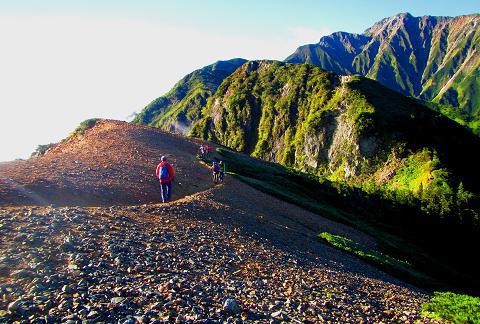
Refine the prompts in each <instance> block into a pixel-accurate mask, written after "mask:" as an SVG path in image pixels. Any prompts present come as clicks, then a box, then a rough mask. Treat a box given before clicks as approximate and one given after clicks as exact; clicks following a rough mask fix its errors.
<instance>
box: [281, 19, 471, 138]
mask: <svg viewBox="0 0 480 324" xmlns="http://www.w3.org/2000/svg"><path fill="white" fill-rule="evenodd" d="M479 44H480V15H478V14H475V15H468V16H460V17H454V18H452V17H432V16H424V17H413V16H411V15H410V14H408V13H403V14H399V15H397V16H393V17H389V18H386V19H383V20H382V21H380V22H378V23H376V24H375V25H373V26H372V27H371V28H369V29H367V30H366V31H365V32H364V33H363V34H361V35H358V34H350V33H343V32H339V33H334V34H332V35H329V36H326V37H322V38H321V39H320V41H319V42H318V43H317V44H310V45H305V46H301V47H299V48H298V49H297V50H296V51H295V53H293V54H292V55H290V56H289V57H288V58H287V59H286V62H289V63H311V64H315V65H317V66H320V67H322V68H324V69H327V70H330V71H333V72H335V73H338V74H361V75H364V76H367V77H369V78H371V79H374V80H377V81H379V82H380V83H382V84H383V85H385V86H387V87H389V88H390V89H393V90H396V91H399V92H401V93H403V94H405V95H409V96H413V97H416V98H419V99H422V100H426V101H433V102H436V103H439V104H443V105H448V106H450V108H447V107H444V108H443V109H442V111H446V113H447V115H449V116H450V115H452V114H453V112H452V111H455V109H452V108H451V107H458V108H459V111H457V112H455V114H456V115H457V117H459V116H460V117H461V120H459V121H460V122H461V123H465V124H467V125H468V126H470V128H472V129H473V130H474V131H475V132H476V133H477V134H478V133H480V125H479V121H480V99H479V98H480V96H479V94H480V74H479V68H480V51H479V49H478V45H479Z"/></svg>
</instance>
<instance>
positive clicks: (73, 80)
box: [0, 0, 480, 161]
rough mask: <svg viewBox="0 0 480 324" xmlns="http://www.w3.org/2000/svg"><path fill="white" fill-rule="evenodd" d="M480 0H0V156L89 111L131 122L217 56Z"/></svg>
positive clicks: (286, 50)
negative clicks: (183, 79)
mask: <svg viewBox="0 0 480 324" xmlns="http://www.w3.org/2000/svg"><path fill="white" fill-rule="evenodd" d="M479 10H480V2H478V1H419V0H417V1H398V0H396V1H387V0H383V1H362V0H356V1H345V0H342V1H332V0H329V1H301V0H296V1H293V0H292V1H281V0H277V1H260V0H257V1H245V0H244V1H226V0H224V1H173V0H169V1H139V0H137V1H121V0H115V1H67V0H62V1H48V0H39V1H22V0H16V1H14V0H12V1H5V0H0V113H1V114H0V138H1V147H0V161H4V160H12V159H15V158H26V157H28V156H29V155H30V153H31V152H32V151H33V150H34V148H35V147H36V146H37V145H38V144H47V143H50V142H56V141H59V140H60V139H62V138H64V137H66V136H67V135H68V134H69V133H70V132H71V131H72V130H73V129H74V128H75V127H76V126H77V125H78V124H79V123H80V122H81V121H82V120H84V119H87V118H91V117H102V118H114V119H127V118H128V116H129V115H131V114H132V113H133V112H138V111H140V110H141V109H142V108H143V107H144V106H145V105H147V104H148V103H149V102H150V101H151V100H153V99H154V98H156V97H158V96H160V95H162V94H163V93H165V92H166V91H168V90H169V89H170V88H171V87H172V86H173V84H174V83H175V82H176V81H178V80H179V79H180V78H181V77H182V76H184V75H185V74H187V73H189V72H191V71H192V70H194V69H197V68H200V67H202V66H205V65H208V64H211V63H213V62H215V61H217V60H220V59H230V58H234V57H243V58H247V59H262V58H268V59H278V60H282V59H284V58H285V57H286V56H288V55H289V54H291V53H292V52H293V51H294V50H295V49H296V48H297V47H298V46H300V45H302V44H306V43H315V42H317V41H318V39H319V38H320V37H321V36H323V35H326V34H329V33H331V32H334V31H338V30H342V31H349V32H362V31H363V30H365V29H366V28H367V27H369V26H370V25H372V24H373V23H374V22H376V21H378V20H380V19H382V18H384V17H387V16H392V15H394V14H397V13H399V12H407V11H408V12H410V13H412V14H413V15H415V16H420V15H426V14H430V15H446V16H456V15H461V14H468V13H478V12H479Z"/></svg>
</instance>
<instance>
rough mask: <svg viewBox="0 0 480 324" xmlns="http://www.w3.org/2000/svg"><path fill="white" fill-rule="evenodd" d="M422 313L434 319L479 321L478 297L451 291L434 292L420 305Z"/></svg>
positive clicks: (464, 321) (455, 321)
mask: <svg viewBox="0 0 480 324" xmlns="http://www.w3.org/2000/svg"><path fill="white" fill-rule="evenodd" d="M422 308H423V312H422V313H423V315H424V316H426V317H429V318H431V319H433V320H436V321H448V322H452V323H480V298H478V297H472V296H468V295H461V294H455V293H453V292H435V296H434V297H433V298H432V300H431V301H430V302H429V303H427V304H424V305H422Z"/></svg>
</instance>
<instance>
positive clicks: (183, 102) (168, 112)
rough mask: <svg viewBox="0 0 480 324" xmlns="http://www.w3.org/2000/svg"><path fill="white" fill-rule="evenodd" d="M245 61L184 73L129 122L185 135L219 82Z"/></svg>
mask: <svg viewBox="0 0 480 324" xmlns="http://www.w3.org/2000/svg"><path fill="white" fill-rule="evenodd" d="M245 62H246V60H244V59H232V60H229V61H218V62H216V63H214V64H212V65H208V66H206V67H203V68H201V69H199V70H196V71H194V72H192V73H190V74H188V75H187V76H185V77H184V78H183V79H181V80H180V81H179V82H178V83H177V84H176V85H175V86H174V87H173V89H172V90H170V91H169V92H168V93H167V94H165V95H164V96H162V97H159V98H157V99H155V100H153V101H152V102H151V103H150V104H148V105H147V106H146V107H145V108H144V109H143V110H142V111H141V112H140V113H139V114H138V115H137V116H136V117H135V119H134V120H133V123H135V124H144V125H149V126H153V127H158V128H161V129H163V130H168V131H173V132H177V133H182V134H186V133H188V131H189V130H190V127H191V124H192V122H193V121H196V120H198V119H199V118H200V113H201V110H202V107H203V106H205V104H206V103H207V99H208V98H209V97H210V96H211V95H212V94H214V93H215V91H216V90H217V87H218V86H219V85H220V83H222V81H223V79H225V78H226V77H227V76H228V75H230V74H231V73H232V72H233V71H235V70H236V69H237V68H238V67H239V66H241V65H242V64H243V63H245Z"/></svg>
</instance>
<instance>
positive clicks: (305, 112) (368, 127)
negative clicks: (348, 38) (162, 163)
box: [191, 61, 480, 191]
mask: <svg viewBox="0 0 480 324" xmlns="http://www.w3.org/2000/svg"><path fill="white" fill-rule="evenodd" d="M191 134H192V135H193V136H197V137H201V138H204V139H210V140H213V141H217V142H219V143H222V144H224V145H226V146H228V147H230V148H232V149H235V150H237V151H241V152H245V153H248V154H251V155H252V156H255V157H258V158H261V159H264V160H275V161H276V162H280V163H282V164H284V165H287V166H292V167H295V168H299V169H302V170H305V171H308V172H311V173H314V174H318V175H322V176H326V177H327V178H329V179H332V180H342V181H347V182H351V183H366V182H375V183H377V184H378V183H382V184H384V185H386V186H389V187H392V188H404V189H407V190H412V191H418V190H421V188H425V187H428V185H429V183H430V182H432V181H434V179H435V178H436V177H437V178H438V177H440V174H439V173H438V172H437V173H435V172H436V171H437V170H440V169H443V168H448V170H449V172H450V171H452V170H454V169H455V170H457V171H459V172H460V174H459V175H460V178H463V177H462V176H461V169H462V166H463V167H465V166H466V165H465V163H467V164H469V165H470V164H471V158H470V159H468V158H467V157H466V152H467V149H466V147H467V146H466V145H467V144H466V143H469V144H468V145H472V147H478V148H480V146H479V141H478V139H477V138H476V137H474V136H473V135H472V134H470V133H469V132H468V131H466V130H465V129H463V128H462V127H460V126H458V125H456V124H455V123H453V122H452V121H450V120H448V119H447V118H445V117H443V116H441V115H440V114H438V113H435V112H433V111H431V110H429V109H428V108H426V107H425V106H423V105H421V104H419V103H418V102H417V101H416V100H413V99H409V98H406V97H404V96H402V95H400V94H398V93H396V92H394V91H391V90H388V89H387V88H385V87H383V86H381V85H379V84H378V83H376V82H374V81H370V80H368V79H365V78H362V77H359V76H344V77H342V76H338V75H336V74H334V73H331V72H327V71H324V70H322V69H319V68H317V67H315V66H313V65H308V64H302V65H300V64H285V63H280V62H274V61H256V62H248V63H246V64H244V65H243V66H241V67H240V68H239V69H238V70H237V71H235V72H234V73H233V74H232V75H230V76H229V77H228V78H226V79H225V80H224V82H223V83H222V84H221V85H220V86H219V88H218V90H217V92H216V94H215V95H214V96H213V97H211V98H210V99H209V100H208V103H207V106H206V109H205V110H204V115H203V117H202V118H201V119H200V120H199V121H198V122H197V123H196V124H195V125H194V127H193V129H192V133H191ZM463 158H465V161H462V159H463ZM470 167H473V164H472V165H470ZM442 176H443V175H442ZM470 176H471V174H469V177H470ZM474 178H475V177H474ZM412 183H414V184H413V185H412Z"/></svg>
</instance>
